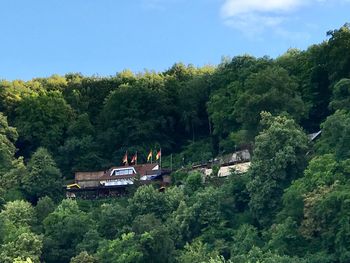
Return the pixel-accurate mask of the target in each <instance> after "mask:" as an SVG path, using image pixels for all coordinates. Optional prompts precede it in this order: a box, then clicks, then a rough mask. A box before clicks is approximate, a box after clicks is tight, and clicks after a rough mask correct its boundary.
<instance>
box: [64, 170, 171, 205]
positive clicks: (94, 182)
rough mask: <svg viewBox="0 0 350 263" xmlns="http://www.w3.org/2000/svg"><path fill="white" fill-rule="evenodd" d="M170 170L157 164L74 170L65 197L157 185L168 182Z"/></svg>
mask: <svg viewBox="0 0 350 263" xmlns="http://www.w3.org/2000/svg"><path fill="white" fill-rule="evenodd" d="M169 174H170V171H167V170H164V169H160V167H159V164H157V163H154V164H139V165H131V166H115V167H111V168H110V169H108V170H106V171H97V172H76V173H75V183H74V184H70V185H67V187H66V192H67V197H78V196H80V197H83V198H84V197H85V198H97V197H104V196H119V195H122V194H124V193H125V192H127V188H128V187H130V186H131V185H134V184H141V185H142V184H149V183H157V184H158V185H159V187H164V186H166V185H168V184H170V177H169Z"/></svg>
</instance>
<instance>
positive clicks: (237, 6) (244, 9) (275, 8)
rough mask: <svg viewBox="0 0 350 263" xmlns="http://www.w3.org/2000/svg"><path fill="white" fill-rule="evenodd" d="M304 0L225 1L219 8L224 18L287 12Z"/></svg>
mask: <svg viewBox="0 0 350 263" xmlns="http://www.w3.org/2000/svg"><path fill="white" fill-rule="evenodd" d="M303 3H304V4H305V0H304V1H302V0H226V1H225V2H224V4H223V6H222V8H221V14H222V16H223V17H224V18H227V17H232V16H239V15H245V14H252V13H266V12H275V13H280V12H287V11H291V10H293V9H295V8H297V7H299V6H301V5H302V4H303Z"/></svg>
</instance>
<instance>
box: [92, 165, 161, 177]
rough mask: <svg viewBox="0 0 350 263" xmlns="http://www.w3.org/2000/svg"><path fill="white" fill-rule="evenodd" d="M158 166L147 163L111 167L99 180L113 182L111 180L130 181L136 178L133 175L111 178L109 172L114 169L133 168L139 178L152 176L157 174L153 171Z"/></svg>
mask: <svg viewBox="0 0 350 263" xmlns="http://www.w3.org/2000/svg"><path fill="white" fill-rule="evenodd" d="M157 165H158V164H157V163H147V164H138V165H129V166H113V167H111V168H110V169H108V170H107V171H106V172H105V173H104V175H103V176H101V177H100V178H99V179H100V180H113V179H130V178H133V177H135V176H136V174H133V175H115V176H111V172H112V171H113V170H114V169H121V168H129V167H133V168H135V171H136V173H137V174H139V175H140V176H144V175H154V174H155V173H157V172H156V171H157V170H156V171H153V170H152V169H154V168H155V167H156V166H157Z"/></svg>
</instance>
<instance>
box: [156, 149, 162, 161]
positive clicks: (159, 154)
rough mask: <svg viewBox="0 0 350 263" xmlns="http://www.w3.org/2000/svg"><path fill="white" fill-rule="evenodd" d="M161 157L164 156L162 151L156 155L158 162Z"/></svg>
mask: <svg viewBox="0 0 350 263" xmlns="http://www.w3.org/2000/svg"><path fill="white" fill-rule="evenodd" d="M161 156H162V150H159V152H158V153H157V155H156V160H159V159H160V157H161Z"/></svg>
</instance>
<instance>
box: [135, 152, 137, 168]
mask: <svg viewBox="0 0 350 263" xmlns="http://www.w3.org/2000/svg"><path fill="white" fill-rule="evenodd" d="M135 157H136V159H135V165H137V151H136V155H135Z"/></svg>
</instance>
